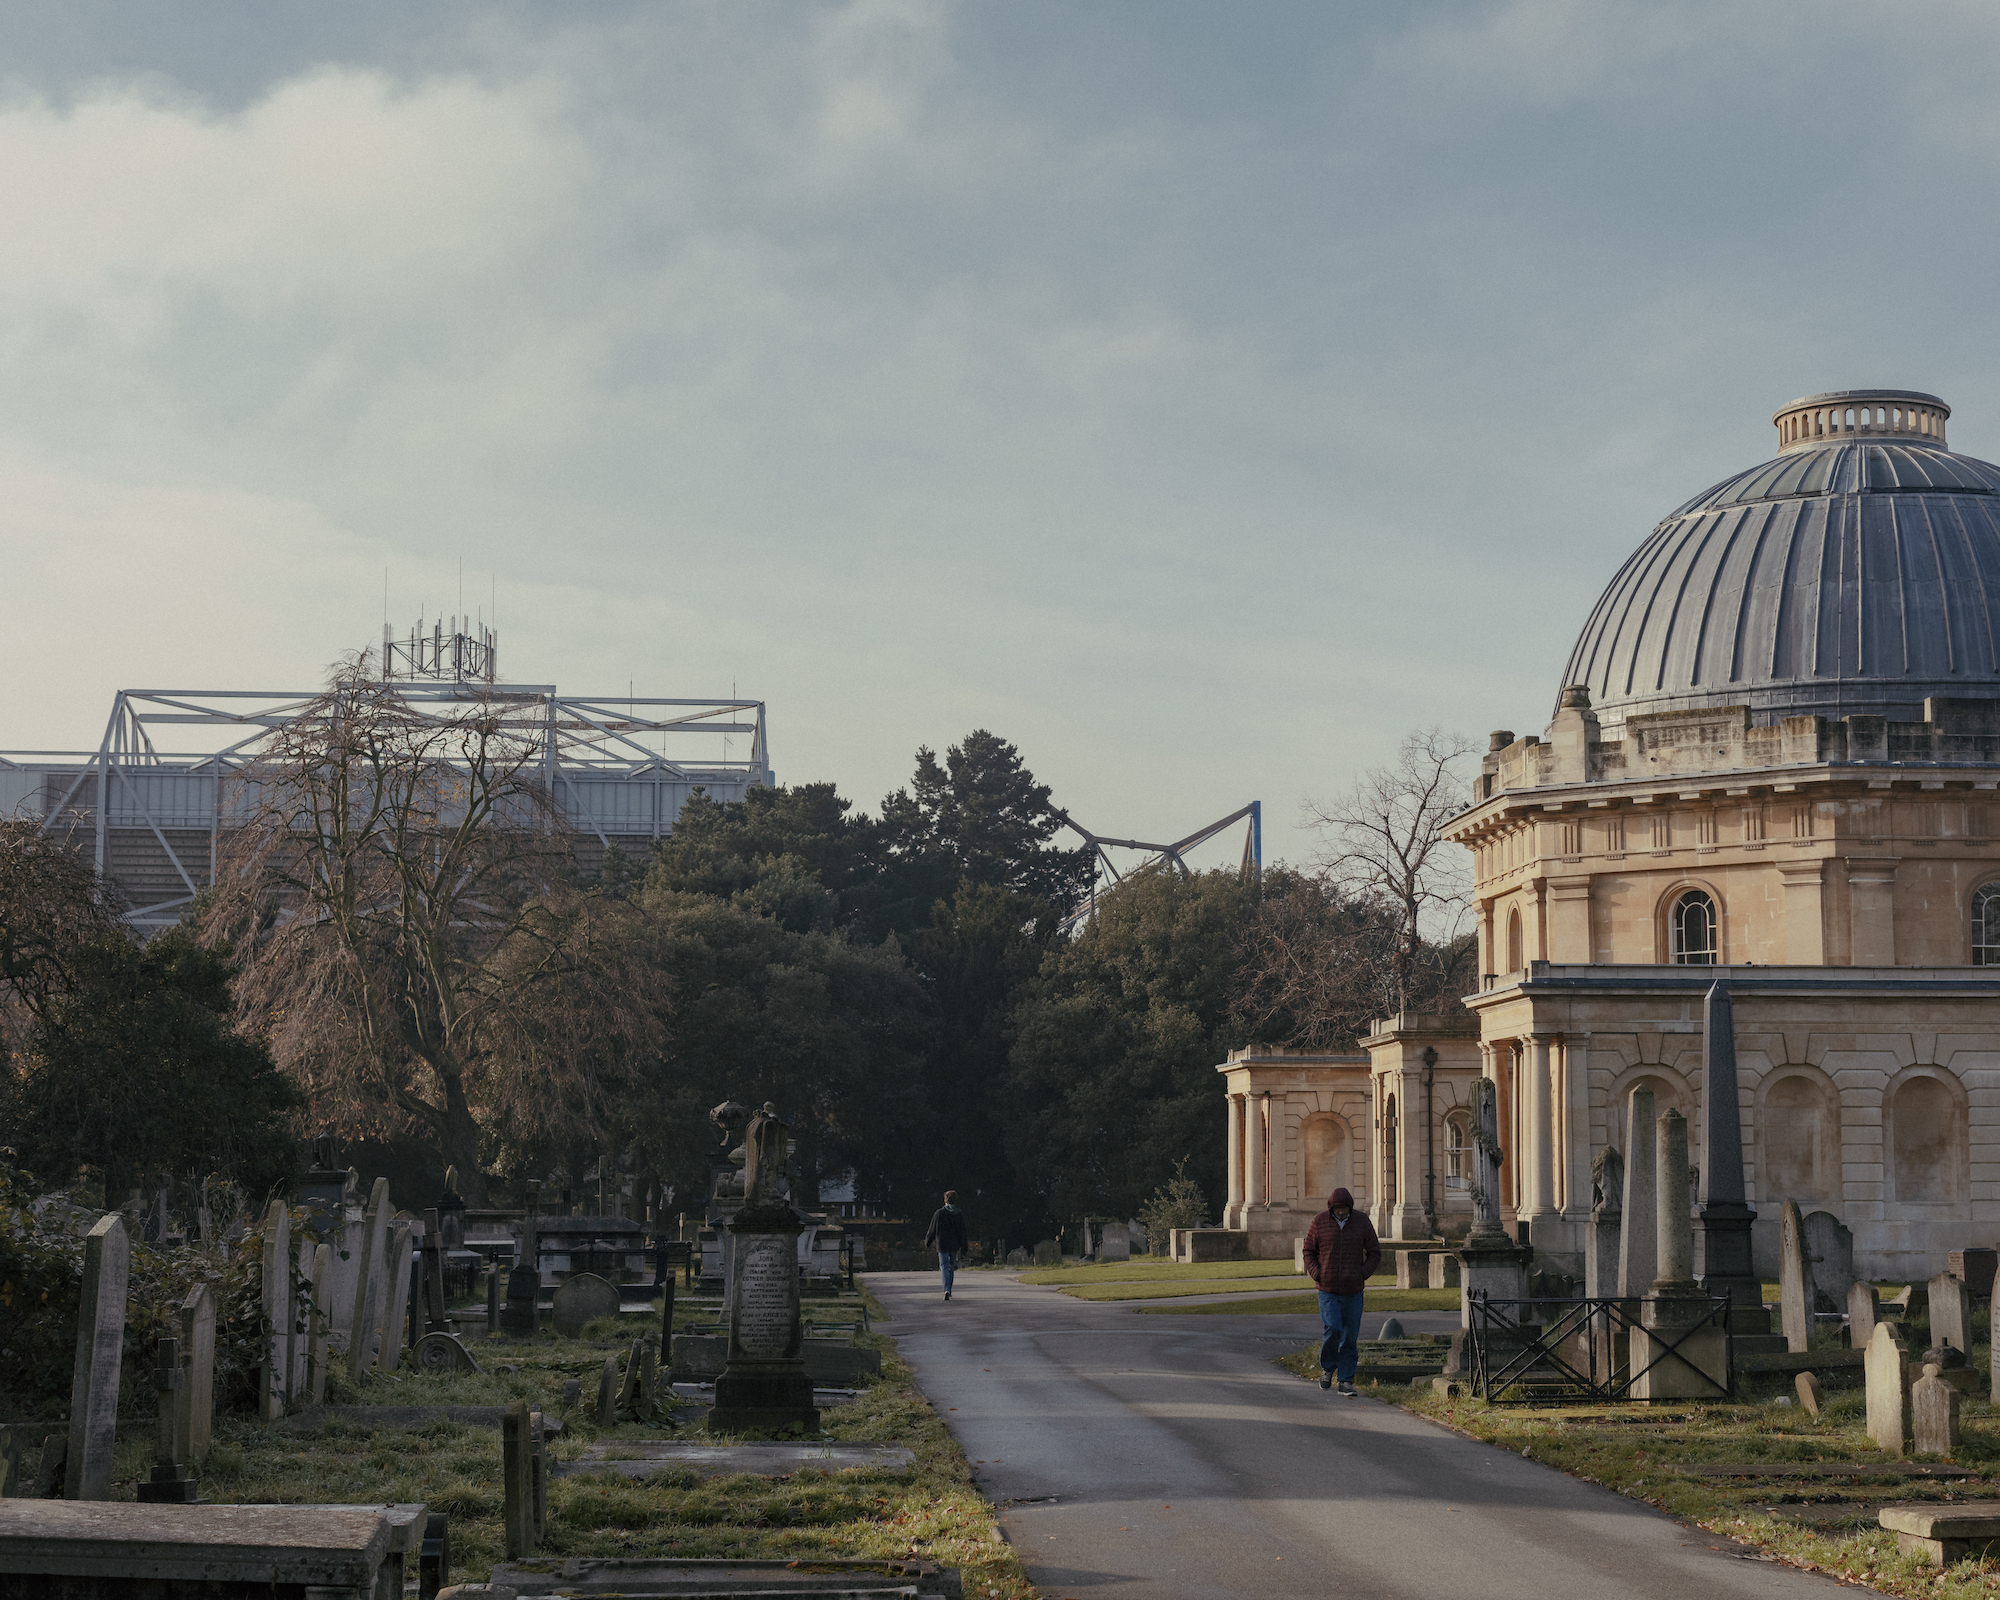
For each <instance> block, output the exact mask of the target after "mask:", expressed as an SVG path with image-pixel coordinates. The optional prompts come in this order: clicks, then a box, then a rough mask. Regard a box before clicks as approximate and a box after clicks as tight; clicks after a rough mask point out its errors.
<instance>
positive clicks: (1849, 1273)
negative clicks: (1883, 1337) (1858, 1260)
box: [1800, 1211, 1854, 1311]
mask: <svg viewBox="0 0 2000 1600" xmlns="http://www.w3.org/2000/svg"><path fill="white" fill-rule="evenodd" d="M1800 1229H1801V1231H1802V1232H1803V1234H1804V1236H1805V1241H1806V1259H1807V1260H1808V1261H1810V1262H1811V1263H1812V1275H1813V1288H1814V1289H1815V1290H1816V1291H1817V1293H1818V1297H1819V1306H1818V1309H1819V1310H1821V1311H1845V1310H1846V1309H1847V1291H1848V1290H1849V1289H1851V1288H1853V1286H1854V1235H1853V1234H1852V1233H1850V1232H1848V1230H1847V1226H1846V1224H1845V1223H1843V1222H1842V1221H1841V1220H1840V1218H1838V1217H1836V1216H1835V1215H1834V1214H1833V1213H1832V1212H1831V1211H1808V1212H1807V1213H1806V1214H1805V1218H1804V1220H1803V1221H1802V1222H1801V1224H1800Z"/></svg>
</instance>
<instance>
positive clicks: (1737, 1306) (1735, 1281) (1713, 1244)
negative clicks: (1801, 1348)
mask: <svg viewBox="0 0 2000 1600" xmlns="http://www.w3.org/2000/svg"><path fill="white" fill-rule="evenodd" d="M1701 1032H1702V1039H1701V1104H1702V1113H1703V1114H1702V1133H1701V1196H1700V1200H1701V1217H1700V1221H1699V1223H1698V1224H1697V1226H1696V1229H1695V1240H1694V1254H1695V1260H1694V1275H1695V1277H1696V1278H1697V1279H1698V1280H1700V1283H1701V1286H1702V1287H1703V1288H1704V1289H1706V1290H1707V1291H1708V1292H1709V1293H1710V1294H1712V1295H1719V1294H1726V1295H1728V1296H1729V1301H1730V1313H1729V1325H1730V1327H1731V1328H1733V1329H1734V1330H1735V1331H1736V1332H1737V1333H1739V1334H1743V1333H1749V1334H1758V1333H1761V1334H1768V1333H1769V1332H1770V1331H1771V1314H1770V1312H1768V1311H1766V1310H1765V1309H1764V1285H1763V1281H1762V1280H1761V1279H1760V1278H1759V1277H1758V1276H1757V1272H1756V1268H1755V1267H1754V1266H1753V1265H1752V1263H1751V1259H1750V1225H1751V1223H1753V1222H1755V1221H1756V1220H1757V1213H1756V1212H1754V1211H1752V1210H1751V1209H1750V1207H1749V1205H1748V1204H1747V1203H1746V1202H1745V1200H1744V1197H1743V1121H1742V1114H1741V1112H1740V1111H1739V1110H1738V1108H1737V1086H1736V1020H1735V1015H1734V1011H1733V1009H1732V1007H1731V1006H1730V1003H1729V991H1728V990H1727V989H1725V988H1723V986H1722V985H1721V984H1720V983H1714V984H1711V985H1709V990H1708V998H1707V999H1706V1000H1705V1001H1704V1002H1703V1003H1702V1030H1701ZM1665 1176H1666V1175H1665V1174H1664V1173H1662V1174H1661V1179H1662V1183H1661V1189H1662V1193H1664V1192H1665V1181H1664V1180H1665Z"/></svg>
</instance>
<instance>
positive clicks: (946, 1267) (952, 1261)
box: [938, 1250, 958, 1294]
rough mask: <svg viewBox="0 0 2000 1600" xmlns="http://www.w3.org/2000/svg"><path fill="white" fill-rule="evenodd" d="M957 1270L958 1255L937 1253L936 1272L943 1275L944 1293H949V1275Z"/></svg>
mask: <svg viewBox="0 0 2000 1600" xmlns="http://www.w3.org/2000/svg"><path fill="white" fill-rule="evenodd" d="M957 1269H958V1255H957V1253H956V1252H955V1251H951V1250H940V1251H939V1252H938V1271H939V1272H941V1273H943V1274H944V1292H945V1293H946V1294H950V1293H951V1275H952V1273H953V1272H955V1271H957Z"/></svg>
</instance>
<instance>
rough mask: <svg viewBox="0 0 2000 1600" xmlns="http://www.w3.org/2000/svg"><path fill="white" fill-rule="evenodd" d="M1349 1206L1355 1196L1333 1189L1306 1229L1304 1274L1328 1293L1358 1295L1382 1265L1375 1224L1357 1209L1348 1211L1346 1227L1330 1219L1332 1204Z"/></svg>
mask: <svg viewBox="0 0 2000 1600" xmlns="http://www.w3.org/2000/svg"><path fill="white" fill-rule="evenodd" d="M1336 1202H1338V1203H1339V1204H1341V1205H1345V1206H1349V1207H1351V1206H1352V1205H1353V1204H1354V1197H1353V1196H1352V1195H1350V1194H1349V1193H1348V1192H1347V1191H1346V1190H1345V1189H1336V1190H1334V1191H1333V1193H1332V1194H1331V1195H1329V1196H1328V1197H1327V1202H1326V1209H1325V1210H1324V1211H1322V1212H1321V1213H1320V1214H1319V1215H1318V1216H1316V1217H1314V1218H1313V1219H1312V1226H1311V1227H1310V1228H1308V1229H1306V1244H1305V1258H1306V1276H1307V1277H1309V1278H1311V1279H1312V1281H1313V1282H1314V1283H1316V1284H1318V1285H1319V1286H1320V1288H1321V1289H1323V1290H1325V1291H1326V1293H1328V1294H1359V1293H1361V1291H1362V1289H1363V1288H1364V1287H1365V1286H1366V1285H1367V1282H1368V1280H1369V1279H1370V1278H1372V1277H1373V1276H1374V1275H1375V1269H1376V1268H1377V1267H1379V1266H1380V1265H1381V1264H1382V1241H1381V1240H1379V1239H1377V1238H1376V1237H1375V1224H1374V1223H1372V1222H1370V1221H1369V1220H1368V1218H1367V1217H1366V1216H1365V1215H1363V1214H1362V1213H1361V1212H1359V1211H1350V1212H1349V1213H1348V1218H1347V1226H1346V1227H1344V1228H1343V1227H1342V1226H1341V1225H1340V1224H1339V1223H1337V1222H1335V1221H1334V1220H1333V1208H1334V1205H1335V1203H1336Z"/></svg>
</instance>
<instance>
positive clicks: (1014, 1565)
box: [112, 1302, 1035, 1600]
mask: <svg viewBox="0 0 2000 1600" xmlns="http://www.w3.org/2000/svg"><path fill="white" fill-rule="evenodd" d="M849 1304H850V1306H851V1304H852V1302H850V1303H849ZM815 1309H817V1308H815ZM873 1309H874V1310H875V1311H876V1312H877V1313H879V1309H880V1308H879V1307H876V1308H873ZM676 1320H677V1321H678V1320H680V1319H678V1318H677V1319H676ZM609 1322H610V1319H608V1318H607V1319H604V1320H603V1322H601V1323H597V1324H593V1325H592V1327H591V1329H590V1330H587V1331H588V1332H591V1333H601V1334H604V1335H606V1336H605V1337H601V1338H588V1337H587V1338H581V1339H563V1338H559V1337H557V1336H556V1335H555V1334H553V1333H543V1334H540V1335H537V1336H536V1337H534V1338H532V1339H508V1338H496V1339H483V1340H478V1341H475V1342H474V1343H473V1346H472V1348H473V1350H474V1352H475V1354H476V1355H477V1357H478V1359H479V1361H480V1364H481V1365H482V1366H483V1367H484V1368H485V1369H486V1370H485V1371H484V1372H483V1373H482V1374H480V1375H477V1376H474V1375H471V1374H465V1375H462V1376H461V1375H454V1376H450V1377H443V1378H430V1377H425V1376H421V1375H419V1374H416V1373H414V1372H410V1371H408V1370H405V1371H402V1372H399V1373H377V1374H370V1375H368V1376H367V1377H366V1378H364V1379H363V1380H362V1381H361V1382H360V1383H358V1384H353V1385H346V1384H338V1385H337V1386H336V1387H335V1388H332V1389H330V1391H329V1393H328V1396H327V1399H328V1401H329V1403H338V1404H343V1405H356V1404H359V1405H371V1404H372V1405H384V1406H412V1405H499V1404H506V1403H508V1402H510V1401H512V1400H515V1399H522V1398H525V1399H528V1400H531V1401H535V1402H538V1403H539V1404H540V1405H541V1407H542V1409H543V1412H544V1414H545V1415H548V1416H555V1415H557V1414H558V1413H559V1412H560V1411H561V1408H562V1394H563V1385H564V1383H565V1381H566V1380H568V1379H570V1378H578V1379H580V1380H582V1383H583V1392H584V1405H585V1406H586V1407H587V1406H588V1405H589V1404H590V1403H591V1402H592V1401H593V1400H594V1399H595V1396H596V1393H597V1375H598V1373H599V1372H601V1371H602V1370H603V1366H604V1358H605V1357H606V1356H607V1355H612V1354H617V1353H620V1352H621V1350H622V1349H629V1347H630V1341H631V1340H632V1339H633V1338H636V1337H637V1336H638V1335H639V1334H640V1333H643V1332H646V1331H648V1330H649V1329H654V1328H657V1327H658V1318H657V1316H655V1317H652V1318H646V1317H636V1316H634V1317H623V1318H620V1319H618V1325H617V1326H616V1327H615V1329H614V1328H613V1327H610V1326H606V1324H608V1323H609ZM621 1337H622V1341H623V1343H622V1345H621ZM861 1342H862V1343H863V1344H866V1345H870V1346H872V1347H873V1348H875V1349H879V1350H880V1351H881V1352H882V1378H881V1381H880V1382H878V1383H875V1384H873V1385H872V1386H870V1387H869V1388H868V1390H867V1392H866V1393H865V1394H863V1395H862V1396H861V1397H860V1398H859V1399H857V1400H855V1401H854V1402H853V1403H852V1404H849V1405H841V1406H829V1407H827V1408H826V1409H824V1410H823V1411H822V1412H821V1413H820V1420H821V1427H822V1429H823V1434H822V1437H824V1438H826V1439H829V1440H840V1441H850V1442H857V1443H881V1444H899V1445H906V1446H908V1447H909V1448H910V1449H912V1450H913V1451H914V1452H915V1454H916V1466H915V1468H914V1469H913V1470H910V1471H906V1472H894V1471H876V1470H855V1471H846V1472H821V1471H817V1470H813V1469H806V1470H802V1471H800V1472H798V1473H795V1474H793V1475H792V1476H790V1477H783V1478H765V1477H753V1476H749V1475H742V1476H736V1477H729V1478H706V1479H704V1478H698V1477H696V1476H695V1475H694V1474H693V1473H692V1472H690V1471H687V1470H685V1469H676V1468H672V1467H668V1468H665V1469H663V1470H662V1471H660V1472H658V1473H655V1474H654V1475H653V1476H652V1477H650V1478H647V1479H643V1480H638V1481H634V1480H631V1479H626V1478H623V1477H614V1476H610V1475H605V1476H597V1475H588V1476H578V1477H565V1478H551V1480H550V1483H549V1514H548V1533H547V1537H546V1538H545V1540H544V1541H543V1544H542V1551H541V1553H542V1554H543V1555H553V1556H559V1557H560V1556H600V1557H615V1556H658V1557H683V1558H684V1557H703V1558H709V1557H733V1558H751V1559H766V1560H768V1559H773V1558H776V1559H782V1560H793V1559H804V1558H813V1557H821V1558H842V1559H849V1560H871V1559H888V1558H899V1559H908V1558H909V1557H910V1556H912V1555H916V1556H920V1557H923V1558H925V1559H928V1560H931V1561H936V1562H938V1563H940V1564H943V1565H947V1566H954V1567H957V1568H959V1569H960V1571H961V1572H962V1574H963V1576H964V1581H965V1586H966V1593H967V1594H969V1595H970V1594H978V1595H981V1596H990V1595H1000V1596H1004V1597H1006V1600H1033V1596H1034V1593H1035V1591H1034V1588H1033V1586H1032V1585H1031V1584H1030V1583H1029V1582H1028V1580H1027V1574H1026V1573H1025V1571H1024V1570H1023V1569H1022V1567H1021V1564H1020V1562H1019V1561H1018V1560H1017V1559H1016V1558H1015V1555H1014V1552H1013V1550H1012V1548H1011V1547H1010V1546H1008V1545H1007V1544H1006V1543H1004V1542H1003V1541H1002V1540H1001V1539H1000V1537H999V1531H998V1529H997V1527H996V1526H995V1523H994V1520H993V1512H992V1508H991V1507H990V1506H988V1505H987V1503H986V1501H985V1500H984V1499H983V1498H982V1497H981V1495H980V1494H979V1491H978V1490H977V1489H976V1488H974V1487H973V1484H972V1478H971V1471H970V1468H969V1466H968V1464H967V1462H966V1459H965V1456H964V1453H963V1452H962V1451H961V1450H960V1449H959V1448H958V1446H957V1444H956V1443H954V1442H953V1440H952V1437H951V1434H950V1432H949V1431H948V1430H947V1429H946V1427H945V1425H944V1420H943V1418H941V1417H940V1416H939V1415H938V1413H937V1412H936V1411H935V1410H933V1409H932V1407H931V1406H930V1404H929V1402H927V1401H926V1400H925V1399H924V1397H923V1396H922V1395H921V1394H920V1393H918V1391H917V1389H916V1387H915V1385H914V1384H913V1383H912V1381H911V1375H910V1370H909V1368H908V1367H907V1366H905V1365H904V1363H903V1362H902V1360H901V1359H900V1358H899V1357H898V1356H897V1355H896V1353H895V1346H894V1344H893V1343H892V1342H891V1341H890V1340H889V1339H888V1338H886V1337H885V1336H883V1335H880V1334H872V1335H863V1336H862V1338H861ZM502 1364H506V1365H511V1366H513V1367H515V1369H516V1370H515V1371H514V1372H512V1373H501V1372H498V1371H497V1370H495V1369H496V1368H497V1367H498V1366H500V1365H502ZM710 1437H711V1436H710V1435H708V1434H705V1433H701V1432H698V1431H696V1430H695V1429H693V1428H689V1427H686V1426H682V1427H681V1428H679V1429H678V1430H677V1429H675V1428H674V1427H673V1426H671V1425H670V1424H668V1423H666V1422H664V1421H655V1422H647V1423H638V1422H626V1423H621V1424H620V1425H618V1426H617V1427H615V1428H608V1429H606V1428H599V1427H597V1426H596V1425H595V1424H594V1423H593V1422H591V1421H590V1420H589V1417H588V1415H587V1413H586V1412H571V1413H570V1414H568V1415H566V1416H564V1417H563V1431H562V1432H561V1433H560V1434H559V1435H557V1436H556V1437H555V1438H554V1439H553V1440H551V1441H550V1444H549V1447H548V1449H549V1454H550V1457H551V1459H552V1460H553V1461H558V1462H559V1461H565V1460H572V1459H574V1458H575V1457H577V1456H578V1455H580V1454H581V1453H582V1451H583V1448H584V1446H585V1445H586V1444H588V1443H590V1442H592V1441H597V1440H606V1441H609V1440H617V1439H661V1438H686V1439H691V1440H705V1439H708V1438H710ZM151 1452H152V1439H151V1437H150V1435H148V1436H146V1437H143V1438H141V1437H138V1436H136V1435H135V1436H133V1437H131V1438H129V1439H124V1440H121V1441H120V1442H119V1445H118V1452H117V1458H116V1466H115V1469H114V1478H115V1480H116V1481H115V1482H114V1486H113V1490H112V1493H113V1497H114V1498H119V1499H125V1498H130V1496H131V1493H132V1485H133V1484H134V1483H135V1482H136V1481H137V1480H138V1479H140V1478H141V1477H143V1476H144V1475H145V1473H146V1472H147V1471H148V1470H149V1469H150V1467H151V1465H152V1459H151ZM201 1492H202V1494H203V1496H204V1497H205V1498H206V1499H208V1500H209V1501H210V1502H212V1503H215V1504H222V1505H230V1504H239V1505H240V1504H245V1503H249V1502H257V1501H280V1502H292V1503H322V1504H323V1503H329V1502H333V1503H351V1504H370V1505H377V1504H383V1503H385V1502H395V1501H411V1500H423V1501H427V1502H428V1503H429V1504H430V1506H431V1508H432V1509H433V1510H436V1511H444V1512H447V1513H449V1514H450V1516H451V1519H452V1531H451V1538H452V1554H453V1561H454V1564H455V1565H454V1570H453V1573H452V1578H453V1581H454V1582H478V1581H483V1580H484V1579H485V1578H486V1576H487V1575H488V1574H489V1573H490V1571H491V1570H492V1567H493V1565H494V1563H495V1562H497V1561H499V1560H500V1559H501V1558H502V1554H503V1550H504V1530H503V1527H502V1522H501V1462H500V1430H499V1429H498V1428H473V1427H462V1426H460V1425H458V1424H456V1423H450V1422H432V1423H427V1424H424V1425H422V1426H419V1427H415V1428H398V1427H388V1426H382V1427H375V1426H370V1425H369V1424H367V1423H366V1422H357V1421H349V1420H346V1419H344V1418H343V1419H339V1420H334V1419H327V1420H323V1421H321V1422H320V1423H318V1424H317V1425H316V1426H300V1425H299V1424H298V1423H297V1422H290V1423H285V1424H281V1425H266V1424H264V1423H261V1422H259V1421H257V1420H256V1419H255V1418H253V1417H245V1416H233V1415H232V1416H226V1417H218V1418H217V1419H216V1428H215V1442H214V1446H213V1449H212V1451H211V1453H210V1455H209V1458H208V1462H207V1465H206V1466H205V1467H204V1468H203V1469H202V1472H201Z"/></svg>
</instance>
